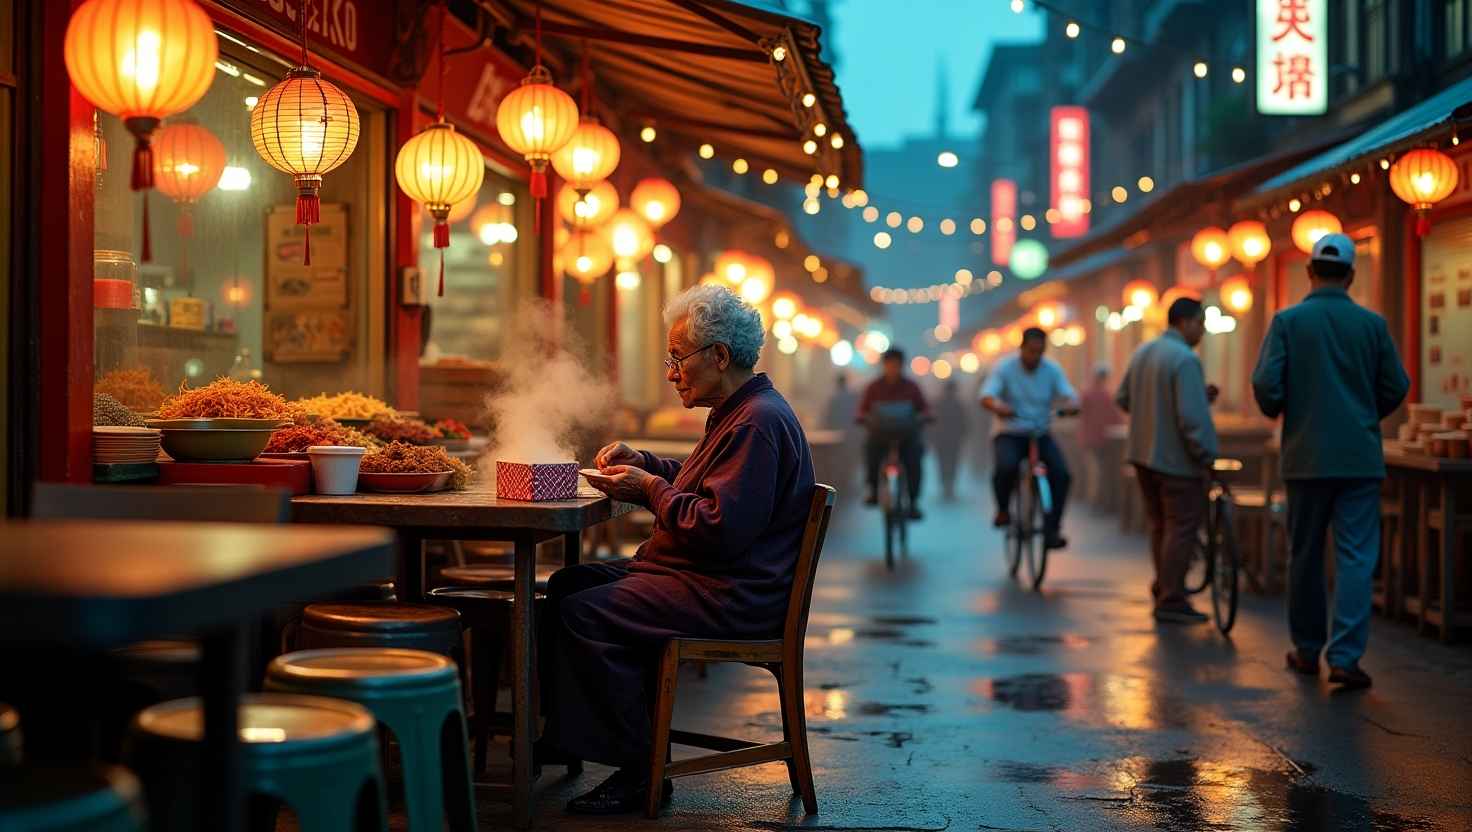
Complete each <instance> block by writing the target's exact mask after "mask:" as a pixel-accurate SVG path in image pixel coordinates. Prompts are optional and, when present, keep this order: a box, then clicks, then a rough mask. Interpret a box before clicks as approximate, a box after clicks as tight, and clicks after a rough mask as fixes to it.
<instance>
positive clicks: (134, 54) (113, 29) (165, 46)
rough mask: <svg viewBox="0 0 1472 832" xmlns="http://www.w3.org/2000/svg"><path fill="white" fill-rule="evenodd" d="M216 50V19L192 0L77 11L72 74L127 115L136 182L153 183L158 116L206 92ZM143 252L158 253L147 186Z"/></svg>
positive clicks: (116, 3) (104, 0) (96, 100)
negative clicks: (153, 139) (150, 226)
mask: <svg viewBox="0 0 1472 832" xmlns="http://www.w3.org/2000/svg"><path fill="white" fill-rule="evenodd" d="M218 57H219V45H218V43H217V42H216V40H215V30H214V26H213V25H212V24H211V23H210V18H209V15H208V14H206V13H205V11H204V10H203V9H201V8H200V7H199V5H198V4H196V3H195V2H194V0H87V2H85V3H83V4H82V5H81V6H79V7H78V8H77V10H76V11H75V12H73V13H72V19H71V21H70V22H68V23H67V27H66V40H65V54H64V58H65V60H66V71H67V75H69V76H70V77H71V80H72V84H73V85H75V86H76V88H77V92H80V93H81V94H82V96H83V97H84V98H86V99H87V100H88V101H90V102H92V104H93V106H95V107H97V108H98V109H101V110H106V111H107V112H109V113H112V114H113V115H115V116H117V117H118V118H120V119H122V120H123V126H124V127H126V128H128V132H129V133H132V134H133V138H134V140H135V143H134V148H133V172H132V178H131V180H130V186H131V188H132V189H133V190H135V191H147V190H148V189H149V188H152V187H153V171H154V165H153V158H152V152H151V147H150V142H151V137H152V135H153V132H154V130H155V129H156V128H157V127H158V124H159V122H160V121H162V120H163V119H165V118H167V117H169V116H171V115H174V114H175V113H180V112H183V111H184V110H187V109H189V108H190V107H192V106H194V104H195V102H197V101H199V99H201V98H203V97H204V94H205V92H207V91H208V90H209V88H210V82H212V81H213V80H214V78H215V60H216V59H217V58H218ZM99 135H100V132H99ZM101 147H103V145H102V144H101V141H100V139H99V148H101ZM102 169H103V170H106V165H105V162H104V163H103V167H102ZM142 254H143V259H144V260H145V261H146V260H151V259H153V251H152V246H151V245H150V239H149V233H148V195H147V194H144V196H143V251H142Z"/></svg>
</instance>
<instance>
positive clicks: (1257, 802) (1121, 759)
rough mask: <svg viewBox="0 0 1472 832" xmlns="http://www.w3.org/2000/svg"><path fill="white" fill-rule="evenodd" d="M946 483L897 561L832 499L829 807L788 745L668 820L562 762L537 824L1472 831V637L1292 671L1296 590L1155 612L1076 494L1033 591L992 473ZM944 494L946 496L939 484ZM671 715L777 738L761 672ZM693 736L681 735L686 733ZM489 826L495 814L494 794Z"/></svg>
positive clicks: (1127, 556) (819, 754)
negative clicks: (1289, 605) (978, 481)
mask: <svg viewBox="0 0 1472 832" xmlns="http://www.w3.org/2000/svg"><path fill="white" fill-rule="evenodd" d="M967 491H968V492H969V495H970V496H968V497H965V498H963V499H962V500H961V501H959V502H957V503H955V504H952V505H939V504H934V503H932V504H931V505H930V506H929V515H928V516H927V517H926V519H925V520H924V521H923V522H922V523H921V524H920V525H919V526H918V528H917V529H916V530H915V531H914V533H912V537H911V552H910V557H909V559H908V560H907V561H904V562H902V563H901V564H900V567H899V568H898V569H897V570H896V571H895V572H894V573H893V574H891V573H888V572H886V570H885V569H884V566H883V563H882V560H883V558H882V548H881V546H882V542H881V538H880V536H879V533H878V532H879V519H878V517H877V516H876V515H874V514H872V513H871V512H868V511H865V510H863V509H862V507H860V506H857V505H855V504H853V503H845V504H843V505H841V507H840V510H839V511H838V512H837V513H836V514H835V517H834V527H833V529H832V531H831V533H830V536H829V542H828V546H827V549H826V551H825V553H824V556H823V562H822V566H821V568H820V572H819V580H818V586H817V589H816V591H815V595H814V601H813V611H812V617H811V623H810V628H809V634H808V645H807V647H808V655H807V663H806V669H807V691H806V701H807V714H808V720H809V737H810V744H811V748H812V754H813V758H814V766H815V774H816V779H817V788H818V799H819V803H820V808H821V813H820V814H819V815H818V816H816V817H809V818H804V817H803V814H802V808H801V804H800V802H799V801H797V800H795V799H793V798H792V797H791V794H790V788H789V786H788V783H787V775H786V772H785V770H784V769H783V768H782V766H780V765H768V766H760V767H756V768H748V769H742V770H738V771H733V772H726V773H723V774H714V775H705V776H700V777H693V778H686V779H682V780H680V781H678V782H677V783H676V788H675V797H674V801H673V803H672V805H671V806H670V807H669V808H668V809H667V810H666V811H665V813H664V815H663V816H662V817H661V819H660V820H658V821H644V820H643V819H642V818H617V819H582V818H572V817H568V816H566V815H564V814H563V813H562V810H561V804H562V803H563V802H564V801H565V800H566V799H567V798H568V797H571V796H573V795H575V794H577V793H579V792H580V791H582V790H585V789H587V788H590V787H591V786H593V785H595V784H596V783H597V782H598V781H599V779H601V777H603V776H604V775H605V774H606V773H607V770H606V769H602V768H600V767H597V766H590V767H589V769H588V771H587V772H586V773H585V774H583V775H581V776H580V777H577V778H565V777H562V776H561V775H562V770H561V769H557V768H552V769H549V770H548V774H547V775H546V776H544V778H543V781H542V784H541V789H540V792H539V799H540V816H539V820H538V824H539V826H540V827H541V828H556V829H589V830H592V829H605V828H609V829H611V828H632V827H636V826H638V827H644V826H652V827H656V828H660V829H730V830H748V829H757V830H784V829H788V828H807V829H820V830H824V829H852V830H874V831H875V832H877V831H878V830H945V829H966V830H1114V829H1119V830H1143V829H1168V830H1195V829H1209V830H1284V832H1288V831H1289V830H1291V831H1293V832H1299V831H1300V830H1302V831H1304V832H1307V831H1308V830H1366V831H1367V832H1368V831H1369V830H1374V832H1400V831H1401V830H1469V829H1472V648H1468V647H1446V646H1444V645H1441V644H1439V643H1437V642H1434V641H1431V640H1429V639H1424V638H1419V637H1417V636H1416V635H1415V633H1414V631H1413V630H1412V629H1411V628H1410V627H1407V626H1404V625H1395V624H1391V623H1388V622H1385V621H1384V620H1383V619H1377V620H1376V621H1375V623H1374V631H1373V634H1372V639H1371V646H1370V653H1369V655H1368V656H1367V657H1366V660H1365V662H1364V666H1365V668H1366V669H1367V670H1368V671H1369V672H1370V673H1372V674H1374V676H1375V680H1376V685H1375V687H1374V689H1372V690H1370V691H1365V692H1355V693H1345V692H1335V691H1333V690H1331V689H1330V688H1329V687H1328V685H1326V684H1325V683H1324V682H1323V681H1321V680H1320V681H1314V680H1308V679H1305V678H1303V677H1300V676H1297V675H1295V674H1292V673H1289V672H1287V671H1286V670H1284V669H1282V660H1283V658H1282V657H1283V652H1284V649H1285V647H1286V642H1285V638H1286V636H1285V632H1284V629H1285V625H1284V623H1283V621H1282V614H1281V601H1280V600H1278V599H1264V598H1259V597H1255V596H1244V602H1243V609H1242V611H1241V614H1240V616H1239V618H1238V623H1237V627H1236V630H1235V631H1234V632H1233V635H1232V639H1231V640H1230V641H1228V640H1225V639H1223V638H1221V637H1220V636H1218V635H1217V633H1216V631H1215V629H1213V628H1212V627H1211V626H1209V625H1201V626H1189V627H1182V626H1180V625H1174V626H1171V625H1158V626H1157V625H1156V624H1155V623H1154V622H1153V621H1152V620H1151V618H1150V605H1149V601H1148V585H1149V566H1148V558H1147V557H1146V556H1145V555H1144V554H1143V549H1142V546H1143V539H1142V538H1141V537H1139V536H1130V535H1121V534H1120V533H1119V532H1118V531H1117V524H1116V522H1115V520H1114V518H1113V517H1105V516H1094V515H1091V514H1090V513H1089V511H1088V510H1087V509H1083V510H1080V511H1075V512H1074V513H1073V515H1072V516H1071V517H1070V519H1069V521H1068V524H1067V528H1066V532H1067V533H1068V535H1069V537H1070V538H1071V539H1072V540H1073V541H1074V544H1073V547H1072V548H1071V549H1070V550H1068V551H1066V552H1064V553H1061V554H1060V555H1057V556H1055V558H1054V560H1053V562H1052V563H1051V564H1050V566H1049V572H1048V578H1047V580H1046V582H1045V584H1044V589H1043V591H1042V592H1041V593H1033V592H1029V591H1024V590H1023V589H1022V588H1021V587H1020V586H1018V585H1016V584H1014V583H1013V582H1011V581H1009V580H1008V579H1007V577H1006V573H1005V569H1004V566H1003V563H1002V554H1001V550H1000V548H1001V538H1000V535H998V534H997V533H994V532H993V531H992V530H990V529H989V528H986V527H985V526H984V523H985V521H986V520H987V519H988V518H989V516H990V510H989V508H987V506H986V504H985V503H984V502H983V498H984V497H985V492H984V491H983V490H982V488H981V487H980V486H978V485H972V486H971V487H970V488H969V489H967ZM931 493H935V491H934V490H932V492H931ZM687 671H688V672H687V673H686V674H685V675H684V676H683V677H682V678H681V683H680V689H679V697H680V698H679V701H678V705H677V711H676V726H677V727H683V728H686V729H688V730H696V731H703V732H711V733H722V734H727V735H732V736H744V737H748V738H751V739H755V740H765V741H770V740H775V739H777V738H779V737H780V733H781V718H780V716H779V714H778V712H777V707H776V697H775V693H776V687H775V685H774V684H773V683H772V681H771V677H770V675H768V674H766V673H765V672H763V671H759V670H755V669H750V668H746V667H741V666H713V667H711V668H710V671H709V676H708V677H707V678H704V679H701V678H698V677H697V675H696V673H695V672H694V669H693V668H687ZM679 753H680V750H679V749H677V755H678V754H679ZM482 809H483V811H482V815H483V823H482V825H483V826H484V827H487V828H489V827H490V826H492V825H496V826H499V825H500V824H501V823H503V822H504V820H505V815H504V812H505V809H504V807H503V806H501V805H499V804H496V803H494V802H491V801H490V800H488V799H487V800H484V801H483V803H482Z"/></svg>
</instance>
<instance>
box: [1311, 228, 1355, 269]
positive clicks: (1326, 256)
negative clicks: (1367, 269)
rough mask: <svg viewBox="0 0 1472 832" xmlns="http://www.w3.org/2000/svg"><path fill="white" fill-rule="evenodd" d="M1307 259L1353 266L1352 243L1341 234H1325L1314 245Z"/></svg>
mask: <svg viewBox="0 0 1472 832" xmlns="http://www.w3.org/2000/svg"><path fill="white" fill-rule="evenodd" d="M1309 259H1311V260H1318V261H1320V262H1323V263H1342V264H1344V265H1346V266H1351V267H1352V266H1354V241H1353V240H1351V239H1349V237H1347V236H1345V235H1343V234H1325V235H1324V236H1322V237H1320V238H1319V241H1318V242H1316V243H1314V252H1313V254H1312V255H1310V257H1309Z"/></svg>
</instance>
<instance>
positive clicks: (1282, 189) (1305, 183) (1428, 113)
mask: <svg viewBox="0 0 1472 832" xmlns="http://www.w3.org/2000/svg"><path fill="white" fill-rule="evenodd" d="M1469 118H1472V78H1468V79H1465V80H1462V81H1460V82H1458V83H1456V84H1453V85H1451V86H1450V87H1447V88H1446V89H1444V90H1442V91H1441V92H1438V93H1437V94H1436V95H1433V96H1431V97H1430V98H1428V99H1426V100H1425V101H1422V102H1421V103H1420V104H1417V105H1415V106H1413V107H1411V108H1409V109H1407V110H1404V111H1402V112H1400V113H1397V114H1395V115H1393V116H1391V117H1390V118H1388V119H1385V120H1384V121H1382V122H1380V123H1379V124H1376V125H1375V126H1374V127H1371V128H1370V129H1368V130H1365V131H1364V132H1363V133H1360V134H1359V135H1358V136H1355V137H1354V138H1353V139H1350V140H1349V141H1346V142H1344V143H1343V144H1341V145H1339V146H1338V147H1335V148H1333V149H1332V150H1328V151H1326V152H1323V153H1320V154H1319V155H1317V156H1314V157H1313V158H1311V159H1309V160H1307V161H1305V162H1303V163H1302V164H1299V165H1296V166H1294V167H1292V168H1290V169H1288V170H1285V171H1283V172H1282V173H1281V174H1278V175H1277V176H1274V177H1273V178H1272V179H1269V180H1268V181H1266V182H1264V183H1262V185H1261V186H1259V187H1258V188H1257V189H1256V190H1254V191H1253V192H1252V193H1251V194H1250V195H1249V196H1246V197H1244V198H1243V199H1242V205H1243V207H1244V208H1255V207H1257V206H1260V205H1262V204H1264V203H1267V202H1272V201H1274V200H1276V199H1278V198H1281V197H1282V196H1285V195H1287V194H1288V193H1290V192H1293V191H1297V190H1303V189H1306V188H1308V187H1310V186H1314V185H1318V184H1319V183H1320V182H1321V181H1323V179H1324V178H1325V177H1332V176H1337V175H1338V174H1340V173H1341V172H1344V171H1345V170H1347V169H1349V168H1354V167H1362V166H1364V165H1367V164H1369V163H1371V162H1373V161H1374V159H1375V157H1377V156H1383V155H1385V154H1387V153H1397V152H1399V151H1402V150H1406V149H1409V148H1410V147H1412V146H1414V145H1416V144H1419V143H1421V142H1424V141H1426V140H1427V139H1429V138H1432V137H1436V136H1439V135H1440V134H1442V133H1449V132H1451V130H1452V128H1453V126H1454V125H1455V123H1456V122H1457V121H1460V120H1466V119H1469Z"/></svg>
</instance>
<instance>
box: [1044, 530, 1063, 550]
mask: <svg viewBox="0 0 1472 832" xmlns="http://www.w3.org/2000/svg"><path fill="white" fill-rule="evenodd" d="M1043 548H1044V549H1049V550H1052V549H1067V548H1068V538H1066V537H1064V536H1063V535H1061V534H1052V535H1049V536H1048V539H1047V540H1044V541H1043Z"/></svg>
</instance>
